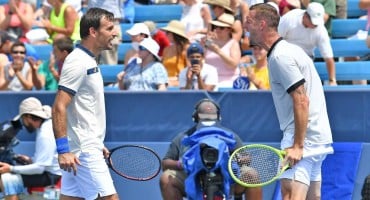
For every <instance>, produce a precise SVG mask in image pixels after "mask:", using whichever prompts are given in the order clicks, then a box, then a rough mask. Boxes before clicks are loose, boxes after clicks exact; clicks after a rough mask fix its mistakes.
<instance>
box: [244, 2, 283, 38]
mask: <svg viewBox="0 0 370 200" xmlns="http://www.w3.org/2000/svg"><path fill="white" fill-rule="evenodd" d="M252 10H255V11H256V15H255V17H254V18H255V19H257V20H264V21H266V23H267V26H268V27H269V28H272V29H274V30H276V31H277V27H278V26H279V21H280V15H279V14H278V12H277V10H276V9H275V8H274V7H273V6H272V5H270V4H267V3H258V4H254V5H253V6H251V7H250V8H249V11H252Z"/></svg>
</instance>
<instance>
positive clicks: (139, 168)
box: [107, 145, 161, 181]
mask: <svg viewBox="0 0 370 200" xmlns="http://www.w3.org/2000/svg"><path fill="white" fill-rule="evenodd" d="M107 164H108V166H109V167H110V168H111V169H112V170H113V171H114V172H115V173H117V174H118V175H120V176H122V177H124V178H126V179H130V180H135V181H147V180H150V179H152V178H154V177H156V176H157V175H158V174H159V172H160V170H161V159H160V158H159V156H158V154H157V153H156V152H154V151H153V150H152V149H150V148H148V147H145V146H139V145H122V146H119V147H116V148H113V149H111V150H110V154H109V157H108V159H107Z"/></svg>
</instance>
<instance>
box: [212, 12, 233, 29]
mask: <svg viewBox="0 0 370 200" xmlns="http://www.w3.org/2000/svg"><path fill="white" fill-rule="evenodd" d="M234 21H235V19H234V16H233V15H230V14H227V13H224V14H222V15H220V16H219V17H218V18H217V19H216V20H213V21H211V24H213V25H215V26H219V27H232V26H233V24H234Z"/></svg>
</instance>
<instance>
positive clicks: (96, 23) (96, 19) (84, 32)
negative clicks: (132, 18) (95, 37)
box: [80, 8, 114, 39]
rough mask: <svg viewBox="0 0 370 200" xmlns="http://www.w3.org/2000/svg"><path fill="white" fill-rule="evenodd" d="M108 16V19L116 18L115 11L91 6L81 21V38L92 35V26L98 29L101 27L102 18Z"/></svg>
mask: <svg viewBox="0 0 370 200" xmlns="http://www.w3.org/2000/svg"><path fill="white" fill-rule="evenodd" d="M104 17H105V18H106V19H107V20H108V21H113V20H114V15H113V13H111V12H109V11H107V10H104V9H101V8H90V9H89V10H88V11H87V12H86V14H84V15H83V16H82V18H81V21H80V37H81V39H84V38H86V37H87V36H89V35H90V30H89V29H90V28H91V27H92V28H94V29H95V30H98V29H99V28H100V21H101V19H102V18H104Z"/></svg>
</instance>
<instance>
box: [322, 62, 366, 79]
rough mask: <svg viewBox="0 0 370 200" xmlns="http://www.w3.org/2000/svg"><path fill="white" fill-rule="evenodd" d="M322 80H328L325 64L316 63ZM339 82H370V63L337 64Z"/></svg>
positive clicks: (336, 70)
mask: <svg viewBox="0 0 370 200" xmlns="http://www.w3.org/2000/svg"><path fill="white" fill-rule="evenodd" d="M315 67H316V70H317V72H318V73H319V76H320V78H321V80H328V77H329V76H328V72H327V69H326V64H325V62H315ZM335 68H336V69H335V72H336V79H337V80H370V61H352V62H350V61H348V62H336V63H335Z"/></svg>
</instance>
